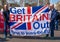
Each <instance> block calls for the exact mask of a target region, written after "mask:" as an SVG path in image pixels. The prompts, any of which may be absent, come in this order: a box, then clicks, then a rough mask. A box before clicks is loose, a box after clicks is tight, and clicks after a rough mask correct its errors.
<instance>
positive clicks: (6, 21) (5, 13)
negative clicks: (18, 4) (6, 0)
mask: <svg viewBox="0 0 60 42" xmlns="http://www.w3.org/2000/svg"><path fill="white" fill-rule="evenodd" d="M9 15H10V11H9V10H8V5H6V4H5V5H4V7H3V17H4V38H5V39H6V38H7V29H9V28H10V26H9ZM7 27H8V28H7ZM9 34H10V33H9ZM10 36H11V34H10Z"/></svg>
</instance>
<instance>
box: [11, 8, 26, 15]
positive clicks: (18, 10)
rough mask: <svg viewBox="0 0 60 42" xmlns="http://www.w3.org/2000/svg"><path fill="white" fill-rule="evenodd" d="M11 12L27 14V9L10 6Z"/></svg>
mask: <svg viewBox="0 0 60 42" xmlns="http://www.w3.org/2000/svg"><path fill="white" fill-rule="evenodd" d="M10 12H11V13H13V14H25V9H24V8H22V9H20V8H19V9H17V8H10Z"/></svg>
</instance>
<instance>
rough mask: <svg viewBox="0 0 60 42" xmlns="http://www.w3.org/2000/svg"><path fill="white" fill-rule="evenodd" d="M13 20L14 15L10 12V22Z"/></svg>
mask: <svg viewBox="0 0 60 42" xmlns="http://www.w3.org/2000/svg"><path fill="white" fill-rule="evenodd" d="M12 21H15V15H13V14H10V22H12Z"/></svg>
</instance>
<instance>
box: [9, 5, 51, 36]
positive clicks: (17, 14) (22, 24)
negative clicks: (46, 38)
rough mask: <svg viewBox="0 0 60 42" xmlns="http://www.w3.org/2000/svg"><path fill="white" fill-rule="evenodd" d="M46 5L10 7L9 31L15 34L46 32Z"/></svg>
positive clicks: (29, 34)
mask: <svg viewBox="0 0 60 42" xmlns="http://www.w3.org/2000/svg"><path fill="white" fill-rule="evenodd" d="M48 21H49V15H48V6H47V5H45V6H35V7H14V8H10V33H11V34H12V35H16V36H36V35H42V34H48V33H49V32H50V31H49V30H50V28H49V22H48Z"/></svg>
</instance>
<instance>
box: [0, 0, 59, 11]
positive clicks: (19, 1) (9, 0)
mask: <svg viewBox="0 0 60 42" xmlns="http://www.w3.org/2000/svg"><path fill="white" fill-rule="evenodd" d="M49 3H50V4H54V6H55V8H56V9H57V10H58V11H60V0H0V9H2V7H3V5H4V4H8V6H9V7H24V6H25V7H27V6H28V5H30V6H40V5H45V4H49Z"/></svg>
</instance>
